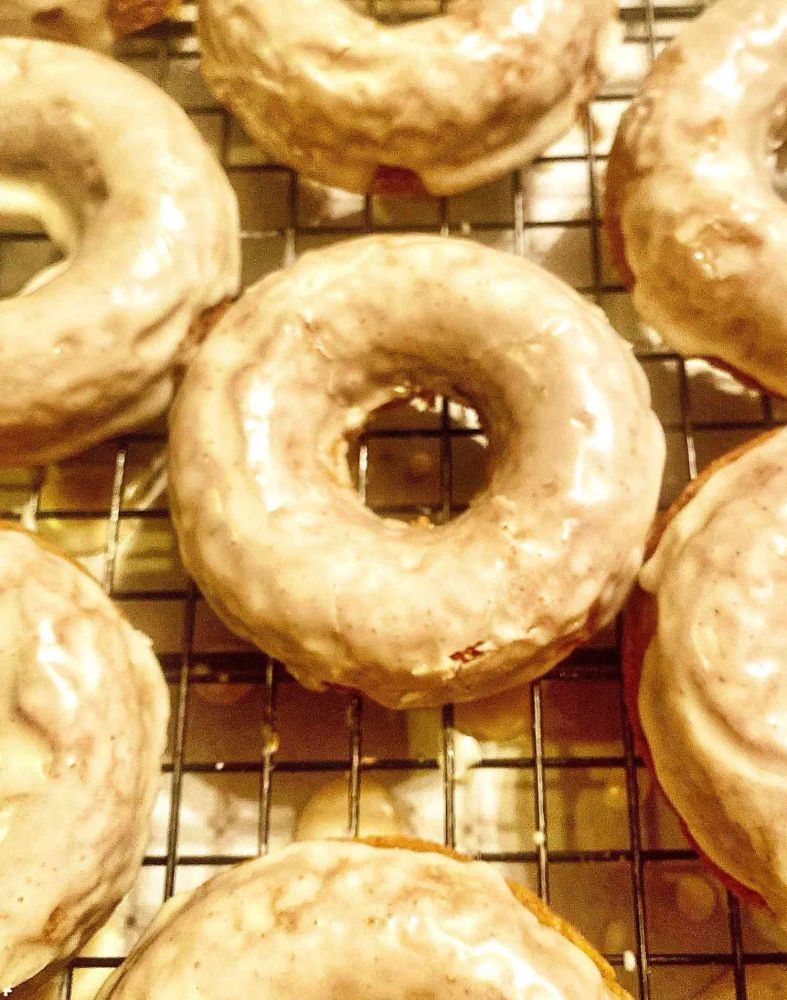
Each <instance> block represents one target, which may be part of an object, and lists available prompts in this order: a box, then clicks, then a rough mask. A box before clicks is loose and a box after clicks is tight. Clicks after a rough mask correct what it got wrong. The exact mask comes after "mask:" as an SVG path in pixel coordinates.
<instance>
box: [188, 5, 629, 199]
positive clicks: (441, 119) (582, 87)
mask: <svg viewBox="0 0 787 1000" xmlns="http://www.w3.org/2000/svg"><path fill="white" fill-rule="evenodd" d="M615 12H616V3H615V0H547V2H541V0H456V2H453V3H449V4H448V9H447V12H446V13H445V14H443V15H440V16H436V17H433V18H427V19H425V20H419V21H414V22H412V23H409V24H404V25H398V26H390V25H388V26H384V25H381V24H377V23H375V22H374V21H373V20H372V19H371V18H368V17H364V16H363V15H362V14H360V13H358V12H356V11H354V10H352V9H351V8H350V7H349V6H348V5H346V4H345V3H344V2H343V0H289V2H288V3H286V4H282V3H279V2H277V0H202V2H201V3H200V10H199V31H200V40H201V44H202V55H203V62H202V66H203V73H204V75H205V79H206V80H207V82H208V84H209V86H210V87H211V88H212V90H213V92H214V93H215V94H216V96H217V97H218V99H219V100H220V101H222V102H223V103H224V104H226V105H227V107H229V108H230V109H231V110H232V111H233V112H234V113H235V114H236V115H237V116H238V118H240V120H241V122H242V123H243V125H244V127H245V128H246V130H247V131H248V132H249V134H250V135H251V137H252V138H253V139H255V140H256V141H257V142H258V143H259V144H260V145H261V146H262V148H263V149H264V150H265V151H266V152H267V153H269V154H270V155H271V156H272V157H274V158H275V159H277V160H279V161H280V162H282V163H286V164H289V165H290V166H292V167H295V168H296V169H298V170H299V171H301V172H302V173H303V174H304V175H306V176H307V177H311V178H313V179H314V180H318V181H323V182H324V183H327V184H331V185H334V186H336V187H342V188H347V189H349V190H351V191H361V192H365V191H369V190H370V189H372V187H373V186H374V181H375V177H376V176H377V175H378V168H382V169H383V172H385V171H390V170H391V168H393V169H394V171H395V173H398V174H399V175H401V172H402V171H407V172H409V173H410V175H413V174H414V175H416V178H417V179H418V180H419V181H420V183H421V184H422V185H423V187H425V188H426V190H427V191H429V192H431V193H432V194H452V193H454V192H456V191H462V190H465V189H467V188H470V187H474V186H476V185H478V184H482V183H484V182H486V181H489V180H492V179H494V178H496V177H499V176H501V175H502V174H504V173H506V172H507V171H510V170H513V169H515V168H516V167H519V166H520V165H522V164H523V163H526V162H529V161H530V160H532V159H534V158H535V157H536V156H537V155H538V154H539V153H541V152H542V151H543V150H544V149H546V147H547V146H549V145H550V143H552V142H554V141H555V140H556V139H558V138H560V136H562V135H563V134H564V133H565V132H567V131H568V129H569V128H570V127H571V125H572V124H573V122H574V120H575V118H576V116H577V112H578V110H579V109H580V108H581V107H582V106H584V104H585V103H586V102H587V101H588V99H589V98H590V97H591V96H592V95H593V94H594V93H595V91H596V89H597V87H598V85H599V83H600V81H601V80H602V78H603V76H604V75H605V73H606V67H607V63H608V57H609V54H610V50H612V49H614V47H615V43H616V41H617V38H618V26H617V21H616V20H615Z"/></svg>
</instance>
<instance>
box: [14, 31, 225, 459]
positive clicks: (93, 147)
mask: <svg viewBox="0 0 787 1000" xmlns="http://www.w3.org/2000/svg"><path fill="white" fill-rule="evenodd" d="M31 218H36V219H38V220H39V221H41V222H43V224H44V225H45V227H46V228H47V229H49V231H50V233H51V235H52V238H53V240H54V241H55V242H56V243H59V244H60V245H61V246H62V247H63V249H64V252H65V253H66V255H67V257H68V265H67V266H66V267H65V268H60V269H58V272H57V273H56V274H54V276H50V277H51V280H49V281H45V282H41V281H39V282H37V283H36V285H35V287H31V288H29V289H28V290H27V294H24V295H20V296H17V297H15V298H11V299H4V300H0V331H2V333H0V384H2V386H3V392H2V396H1V397H0V463H12V464H20V463H22V462H44V461H49V460H52V459H55V458H60V457H63V456H64V455H68V454H72V453H74V452H77V451H79V450H81V449H82V448H84V447H86V446H87V445H89V444H92V443H93V442H95V441H97V440H100V439H102V438H104V437H107V436H109V435H110V434H112V433H116V432H119V431H121V430H127V429H129V428H131V427H133V426H135V425H137V424H139V423H141V422H143V421H145V420H147V419H150V418H152V417H154V416H156V415H157V414H158V413H160V412H161V411H162V410H163V409H164V408H165V407H166V405H167V404H168V402H169V400H170V397H171V395H172V392H173V387H174V381H175V378H176V375H177V370H178V368H179V367H180V366H182V365H183V364H184V363H186V362H187V361H188V360H189V358H190V356H191V353H192V351H193V349H194V345H195V341H196V339H197V337H198V333H197V330H198V327H197V325H196V321H197V320H198V319H199V317H200V316H201V314H202V313H203V311H204V310H205V309H206V308H208V307H209V306H212V305H214V304H216V303H217V302H220V301H221V300H223V299H225V298H227V297H228V296H231V295H232V294H233V293H234V292H235V291H236V290H237V287H238V282H239V247H238V222H237V206H236V202H235V196H234V194H233V192H232V189H231V188H230V186H229V183H228V181H227V179H226V177H225V176H224V175H223V173H222V171H221V169H220V167H219V166H218V164H217V163H216V162H215V160H214V158H213V156H212V154H211V152H210V150H209V149H208V147H207V146H206V144H205V143H204V141H203V140H202V138H201V137H200V135H199V133H198V132H197V130H196V129H195V128H194V126H193V125H192V124H191V122H190V121H189V120H188V118H187V117H186V115H185V114H184V113H183V111H181V109H180V108H179V107H177V105H176V104H175V103H174V102H173V101H172V100H170V98H168V97H166V96H165V95H164V94H163V93H162V92H161V91H160V90H158V88H156V87H155V86H154V85H153V84H151V83H150V82H149V81H148V80H146V79H145V78H144V77H142V76H140V75H138V74H136V73H133V72H132V71H131V70H128V69H126V68H124V67H122V66H120V65H119V64H117V63H115V62H113V61H112V60H110V59H108V58H106V57H104V56H101V55H98V54H95V53H92V52H88V51H86V50H83V49H77V48H73V47H69V46H64V45H57V44H56V43H51V42H44V41H30V40H22V39H3V40H0V226H2V227H3V228H6V227H9V228H14V227H16V226H18V225H19V224H20V222H21V223H25V222H29V220H30V219H31Z"/></svg>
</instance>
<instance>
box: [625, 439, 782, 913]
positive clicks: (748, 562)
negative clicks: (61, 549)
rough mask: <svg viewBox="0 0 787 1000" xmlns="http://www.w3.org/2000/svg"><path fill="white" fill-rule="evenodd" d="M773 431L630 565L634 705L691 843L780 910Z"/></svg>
mask: <svg viewBox="0 0 787 1000" xmlns="http://www.w3.org/2000/svg"><path fill="white" fill-rule="evenodd" d="M785 498H787V431H782V432H780V433H779V434H777V435H776V436H775V437H773V438H772V439H770V440H768V441H766V442H764V443H762V444H759V445H757V446H756V447H754V448H753V449H752V450H750V451H749V452H747V453H746V454H744V455H743V456H742V457H741V458H739V459H737V460H736V461H735V462H733V463H731V464H730V465H728V466H726V467H725V468H722V469H720V470H719V471H717V472H716V473H714V475H713V476H712V478H711V479H710V480H709V482H707V483H706V484H704V485H703V486H702V487H701V489H700V491H699V493H698V494H697V496H696V497H695V498H694V499H693V500H691V501H690V502H689V503H688V505H687V506H686V507H685V508H684V509H683V510H682V511H681V512H680V513H679V514H678V515H677V516H676V517H675V518H674V520H673V521H672V522H671V524H670V526H669V528H668V529H667V531H666V532H665V533H664V536H663V537H662V539H661V542H660V543H659V546H658V548H657V550H656V553H655V555H654V557H653V558H652V559H651V560H650V562H649V563H648V564H647V565H646V566H645V568H644V569H643V571H642V574H641V580H642V584H643V586H644V587H645V588H646V589H647V590H649V591H650V592H651V593H654V594H655V595H656V597H657V600H658V632H657V635H656V637H655V638H654V639H653V641H652V642H651V644H650V646H649V648H648V651H647V655H646V657H645V667H644V671H643V676H642V684H641V688H640V713H641V716H642V722H643V726H644V727H645V733H646V735H647V738H648V742H649V744H650V747H651V750H652V752H653V756H654V761H655V765H656V770H657V772H658V775H659V779H660V781H661V782H662V784H663V785H664V788H665V790H666V792H667V794H668V795H669V797H670V798H671V799H672V801H673V802H674V804H675V806H676V807H677V808H678V811H679V812H680V814H681V815H682V816H683V817H684V818H685V819H686V821H687V824H688V827H689V829H690V830H691V832H692V834H693V835H694V837H695V838H696V839H697V840H698V841H699V843H700V844H701V846H702V848H703V850H704V851H705V853H706V854H707V855H708V856H709V857H710V858H711V859H712V860H713V861H715V862H716V863H717V864H718V865H719V866H720V867H721V868H723V869H724V870H725V871H728V872H730V873H731V874H732V875H733V876H734V877H735V878H736V879H738V881H740V882H742V883H743V884H744V885H748V886H751V887H752V888H754V889H755V890H756V891H757V892H759V893H760V894H761V895H762V896H763V897H764V898H765V900H766V901H767V902H768V904H769V905H770V906H771V908H772V909H773V910H774V912H775V913H776V914H777V916H778V917H779V919H780V920H781V921H782V922H787V844H785V839H784V829H785V823H787V630H785V628H784V609H785V601H787V561H785V558H784V551H783V540H784V536H785V533H786V532H787V500H786V499H785Z"/></svg>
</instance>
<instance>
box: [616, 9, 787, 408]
mask: <svg viewBox="0 0 787 1000" xmlns="http://www.w3.org/2000/svg"><path fill="white" fill-rule="evenodd" d="M786 126H787V7H785V4H784V3H783V0H720V2H719V3H716V4H714V5H713V6H712V7H711V8H710V9H709V10H708V11H707V12H706V13H704V14H703V15H702V16H701V17H700V18H698V19H697V20H696V21H694V22H692V23H691V24H689V25H687V26H686V27H685V28H683V29H682V31H681V33H680V35H679V36H678V38H677V40H676V41H674V42H673V43H672V44H671V45H669V46H668V47H667V49H666V50H665V51H664V52H663V53H662V55H661V56H660V57H659V59H658V60H657V62H656V64H655V66H654V68H653V70H652V71H651V73H650V74H649V76H648V77H647V78H646V80H645V83H644V85H643V87H642V90H641V92H640V94H639V96H638V97H637V98H636V99H635V100H634V102H633V103H632V105H631V106H630V108H629V109H628V110H627V111H626V113H625V114H624V115H623V118H622V120H621V124H620V129H619V131H618V135H617V138H616V140H615V144H614V148H613V152H612V157H611V160H610V164H609V168H608V211H607V217H608V220H609V224H610V226H611V229H612V234H613V240H614V239H622V242H623V244H624V246H625V256H626V262H627V265H628V268H629V269H630V271H631V274H632V280H633V281H634V302H635V304H636V306H637V309H638V310H639V311H640V313H641V314H642V316H643V318H644V319H645V320H646V321H647V322H648V323H650V324H652V325H653V326H654V327H656V329H657V330H658V331H659V332H660V333H661V334H662V335H663V336H664V338H665V339H666V340H667V341H669V343H671V344H673V345H674V346H675V347H677V348H678V350H680V351H682V352H683V353H684V354H706V355H714V356H717V357H719V358H722V359H723V360H724V361H726V362H727V363H728V364H729V365H731V366H733V367H734V368H736V369H738V370H740V371H742V372H745V373H746V374H747V375H750V376H752V377H753V378H755V379H756V380H757V381H758V382H760V383H762V384H763V385H765V386H767V387H768V388H771V389H775V390H776V391H778V392H782V393H784V392H787V368H785V365H784V355H785V350H787V273H786V272H785V268H784V259H785V252H787V206H785V204H784V202H783V200H782V199H781V198H780V197H779V195H778V193H777V191H776V190H775V187H774V185H775V176H774V174H773V173H772V172H771V167H770V166H769V162H768V158H769V157H770V156H771V155H772V154H773V151H774V150H775V149H776V148H778V147H780V146H781V145H782V144H783V143H784V141H785V139H787V131H786V128H785V127H786Z"/></svg>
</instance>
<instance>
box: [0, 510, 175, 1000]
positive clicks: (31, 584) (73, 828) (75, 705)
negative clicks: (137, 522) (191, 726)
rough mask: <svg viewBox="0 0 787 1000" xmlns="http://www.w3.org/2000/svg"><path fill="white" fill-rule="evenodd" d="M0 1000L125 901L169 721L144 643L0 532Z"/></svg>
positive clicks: (80, 577)
mask: <svg viewBox="0 0 787 1000" xmlns="http://www.w3.org/2000/svg"><path fill="white" fill-rule="evenodd" d="M0 579H2V586H1V587H0V629H2V635H3V642H2V654H0V841H2V849H1V850H0V990H3V989H6V988H9V987H15V986H17V985H19V984H20V983H22V982H24V981H25V980H27V979H28V978H30V977H31V976H33V975H35V974H37V973H38V972H40V971H41V970H43V969H45V968H46V967H48V966H50V965H51V964H52V963H57V962H60V961H62V960H64V959H66V958H68V957H69V956H70V955H72V954H74V952H76V951H77V950H78V949H79V947H81V945H82V944H84V942H85V941H86V940H87V939H88V938H89V937H90V936H91V935H92V934H93V932H94V931H95V930H96V929H97V928H98V927H99V926H100V925H101V924H102V923H103V922H104V920H106V919H107V917H108V916H109V914H110V913H111V912H112V910H113V909H114V908H115V906H116V905H117V903H119V902H120V900H121V898H122V897H123V896H124V895H125V893H126V892H127V891H128V890H129V889H130V887H131V884H132V882H133V881H134V879H135V877H136V875H137V873H138V871H139V867H140V864H141V862H142V856H143V853H144V849H145V844H146V841H147V836H148V822H149V818H150V812H151V809H152V806H153V798H154V796H155V793H156V791H157V790H158V784H159V768H160V764H161V756H162V754H163V752H164V746H165V739H166V723H167V716H168V711H169V699H168V696H167V688H166V685H165V684H164V680H163V677H162V674H161V670H160V667H159V665H158V662H157V661H156V658H155V656H154V655H153V653H152V651H151V648H150V642H149V640H148V639H147V637H146V636H143V635H142V634H141V633H139V632H136V631H135V630H134V629H132V628H131V626H130V625H129V624H128V623H127V622H126V621H125V619H124V618H123V617H122V616H121V615H120V614H119V612H118V611H117V610H116V609H115V607H114V606H113V604H112V603H111V601H110V600H109V599H108V598H107V597H106V596H105V594H104V592H103V591H102V590H101V588H100V587H99V585H98V584H97V583H96V581H95V580H93V578H92V577H90V576H88V574H87V573H86V572H85V571H84V570H82V569H81V568H80V567H79V566H78V565H77V564H75V563H72V562H71V561H70V560H68V559H66V558H64V557H62V556H60V555H58V554H57V553H55V552H54V551H53V550H50V549H49V548H48V547H45V546H44V545H43V544H42V543H41V542H39V541H38V540H37V539H36V537H35V536H33V535H30V534H28V533H27V532H23V531H20V530H17V529H14V528H11V527H9V526H7V525H2V526H0Z"/></svg>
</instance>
